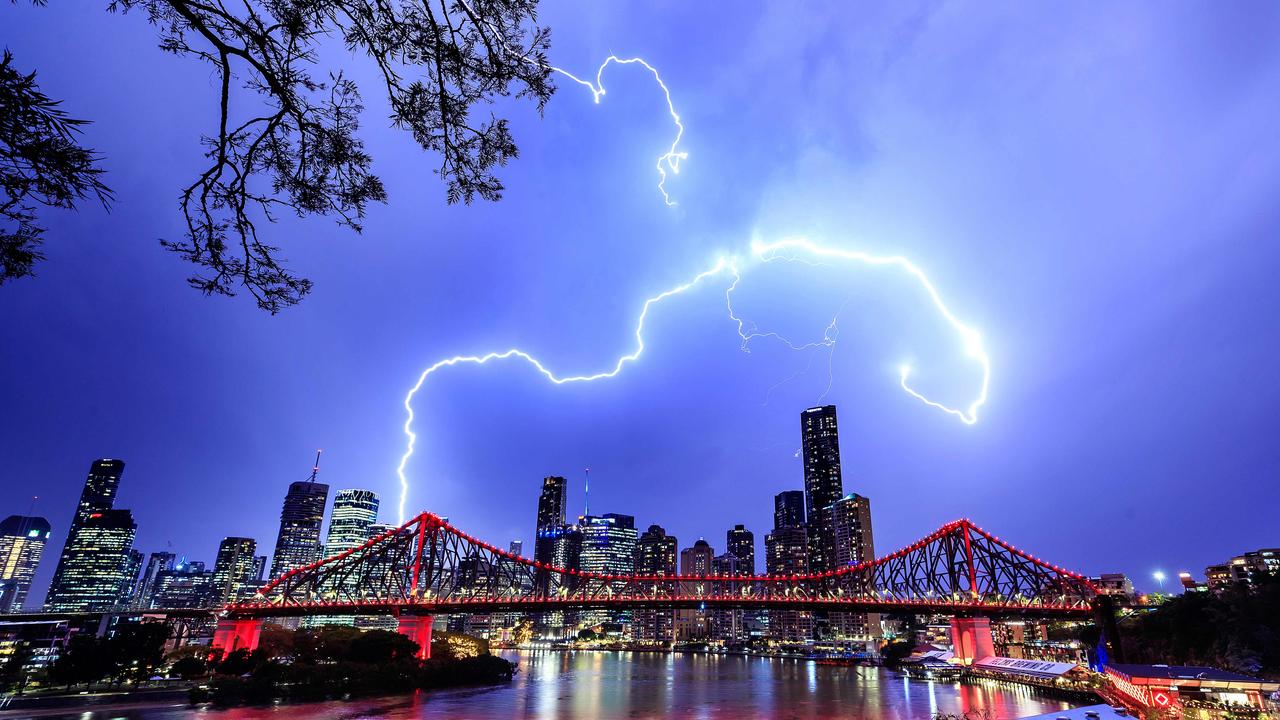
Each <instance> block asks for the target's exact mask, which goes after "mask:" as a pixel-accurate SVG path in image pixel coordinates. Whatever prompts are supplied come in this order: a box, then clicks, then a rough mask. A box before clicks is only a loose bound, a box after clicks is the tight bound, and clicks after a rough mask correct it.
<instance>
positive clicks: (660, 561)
mask: <svg viewBox="0 0 1280 720" xmlns="http://www.w3.org/2000/svg"><path fill="white" fill-rule="evenodd" d="M678 542H679V541H677V540H676V538H675V536H674V535H668V534H667V531H666V530H664V529H662V526H660V525H650V526H649V529H648V530H645V531H644V534H642V535H641V536H640V539H639V540H637V541H636V562H635V566H636V574H637V575H653V576H660V575H675V574H676V573H677V570H676V550H677V547H678ZM654 585H657V586H658V587H660V588H661V590H662V591H664V592H666V593H667V594H670V595H674V594H675V591H676V587H675V583H662V582H661V581H655V582H654ZM631 637H632V639H633V640H635V641H636V642H639V643H647V644H667V643H670V642H672V641H674V640H675V613H674V611H672V610H650V609H639V610H636V611H635V613H634V615H633V618H632V625H631Z"/></svg>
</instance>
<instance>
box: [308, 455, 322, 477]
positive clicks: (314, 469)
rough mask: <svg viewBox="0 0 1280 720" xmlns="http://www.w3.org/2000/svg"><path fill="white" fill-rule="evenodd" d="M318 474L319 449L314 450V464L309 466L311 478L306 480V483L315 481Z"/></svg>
mask: <svg viewBox="0 0 1280 720" xmlns="http://www.w3.org/2000/svg"><path fill="white" fill-rule="evenodd" d="M319 472H320V449H319V448H316V463H315V464H314V465H312V466H311V477H309V478H307V482H309V483H313V482H315V481H316V474H317V473H319Z"/></svg>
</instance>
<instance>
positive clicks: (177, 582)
mask: <svg viewBox="0 0 1280 720" xmlns="http://www.w3.org/2000/svg"><path fill="white" fill-rule="evenodd" d="M215 602H216V588H214V584H213V573H211V572H209V571H207V570H205V566H204V563H202V562H186V561H183V562H178V563H175V564H174V566H173V567H172V568H171V569H168V570H161V571H160V572H158V573H156V581H155V585H154V587H153V590H152V594H151V606H152V607H157V608H202V607H210V606H212V605H213V604H214V603H215Z"/></svg>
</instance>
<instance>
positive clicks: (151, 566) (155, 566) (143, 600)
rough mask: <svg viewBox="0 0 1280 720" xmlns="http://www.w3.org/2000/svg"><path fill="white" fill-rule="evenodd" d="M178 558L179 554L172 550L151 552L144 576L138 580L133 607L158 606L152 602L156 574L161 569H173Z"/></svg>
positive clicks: (143, 572)
mask: <svg viewBox="0 0 1280 720" xmlns="http://www.w3.org/2000/svg"><path fill="white" fill-rule="evenodd" d="M177 559H178V556H176V555H174V554H173V553H171V552H153V553H151V556H150V557H149V558H147V564H146V567H145V568H144V569H143V571H142V578H141V579H140V580H139V581H138V588H137V590H135V591H134V593H133V603H132V606H133V607H135V608H142V609H145V608H150V607H156V606H154V605H152V604H151V600H152V597H153V596H154V594H155V589H156V576H157V575H159V573H160V571H161V570H172V569H173V563H174V561H176V560H177Z"/></svg>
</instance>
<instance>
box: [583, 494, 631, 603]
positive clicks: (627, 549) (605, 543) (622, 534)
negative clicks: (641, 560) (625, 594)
mask: <svg viewBox="0 0 1280 720" xmlns="http://www.w3.org/2000/svg"><path fill="white" fill-rule="evenodd" d="M578 529H579V532H581V533H582V549H581V550H580V551H579V554H578V569H580V570H582V571H583V572H591V573H604V574H606V575H632V574H634V573H635V569H636V564H635V563H636V520H635V518H634V517H632V516H630V515H620V514H618V513H605V514H604V515H601V516H595V515H584V516H582V517H580V518H578ZM624 586H625V583H624V582H621V581H619V582H618V583H617V590H619V591H621V590H622V589H623V588H624ZM629 615H630V614H629V613H627V612H625V611H611V610H593V611H589V612H587V613H584V617H583V621H584V622H586V623H588V624H594V623H599V622H618V623H621V622H626V621H627V620H628V619H629Z"/></svg>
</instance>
